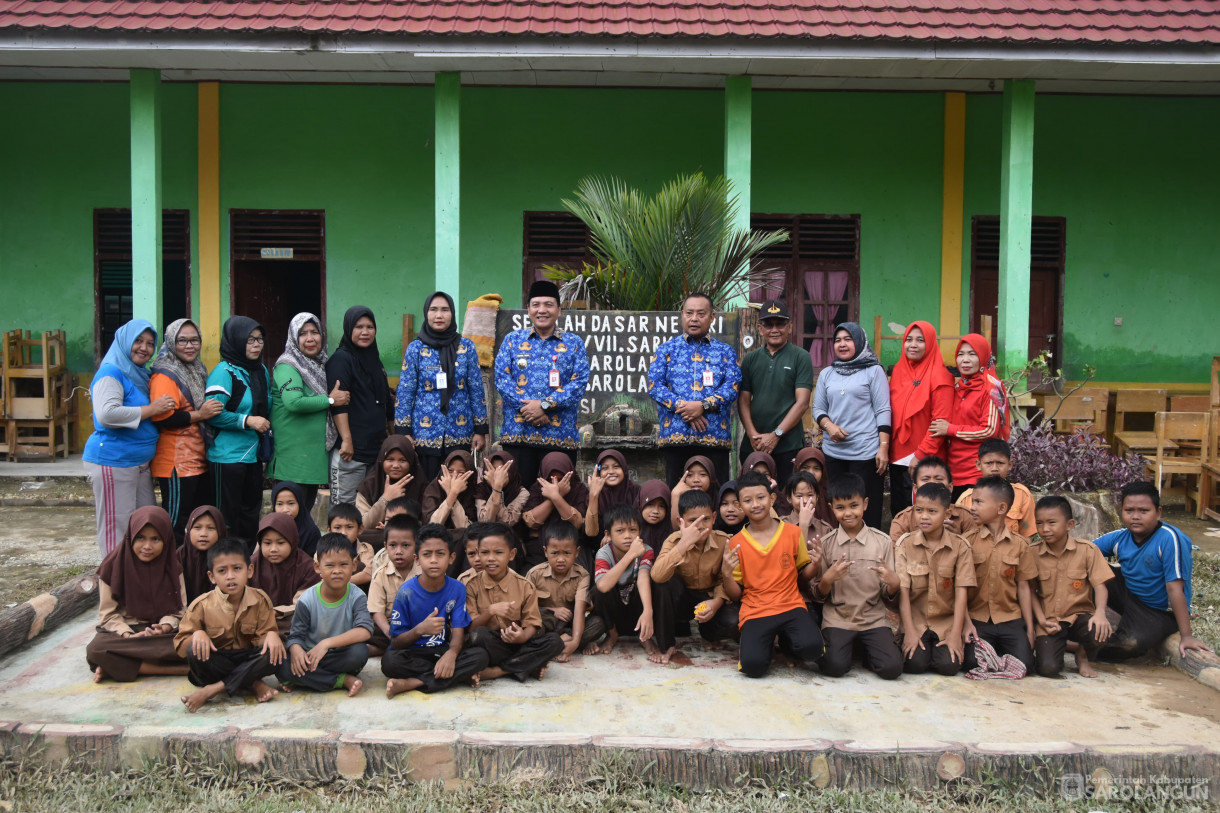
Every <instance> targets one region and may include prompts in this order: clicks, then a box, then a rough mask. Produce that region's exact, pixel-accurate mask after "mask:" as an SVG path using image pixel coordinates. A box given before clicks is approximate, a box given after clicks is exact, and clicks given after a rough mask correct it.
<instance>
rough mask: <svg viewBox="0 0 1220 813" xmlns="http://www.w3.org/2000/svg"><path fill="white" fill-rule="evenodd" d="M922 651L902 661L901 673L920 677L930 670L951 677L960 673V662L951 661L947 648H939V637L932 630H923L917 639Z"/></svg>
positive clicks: (917, 651) (916, 651)
mask: <svg viewBox="0 0 1220 813" xmlns="http://www.w3.org/2000/svg"><path fill="white" fill-rule="evenodd" d="M919 640H920V641H921V642H922V643H923V649H917V650H915V654H914V655H912V656H911V657H909V658H906V659H905V660H903V663H902V671H904V672H906V673H907V674H910V675H922V674H923V673H924V672H927V671H928V670H929V669H931V670H932V671H933V672H936V673H937V674H940V675H944V676H945V677H951V676H953V675H956V674H957V673H958V672H960V671H962V662H961V661H955V660H953V655H951V654H950V653H949V647H947V646H940V645H939V644H940V636H939V635H937V634H936V633H935V632H933V631H932V630H924V631H923V637H922V638H920V639H919Z"/></svg>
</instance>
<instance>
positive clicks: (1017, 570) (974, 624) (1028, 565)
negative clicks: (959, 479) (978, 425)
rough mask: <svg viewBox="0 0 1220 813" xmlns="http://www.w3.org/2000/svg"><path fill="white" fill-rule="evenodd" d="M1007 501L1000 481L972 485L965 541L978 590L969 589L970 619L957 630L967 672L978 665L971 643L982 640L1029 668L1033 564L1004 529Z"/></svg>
mask: <svg viewBox="0 0 1220 813" xmlns="http://www.w3.org/2000/svg"><path fill="white" fill-rule="evenodd" d="M1012 500H1013V491H1012V486H1011V485H1009V483H1008V481H1007V480H1004V479H1003V478H1000V477H984V478H983V479H981V480H979V481H978V482H977V483H975V484H974V493H973V494H972V495H971V503H972V512H973V513H974V518H975V520H976V521H977V522H978V524H979V525H978V527H977V528H975V529H974V530H973V531H971V532H970V533H969V534H968V535H967V536H966V541H967V542H969V543H970V555H971V558H972V559H973V560H974V578H975V581H977V582H978V586H977V587H975V588H974V589H972V590H971V591H970V604H969V613H970V617H969V618H968V619H967V620H966V628H965V631H964V632H963V636H964V638H965V640H966V642H967V646H966V652H965V664H964V666H965V668H966V670H967V671H969V670H972V669H974V668H975V667H976V666H978V659H977V658H976V657H975V652H974V645H973V642H974V641H975V640H976V639H982V640H984V641H986V642H987V643H988V644H990V645H991V646H992V647H993V648H994V649H995V651H996V654H997V655H999V656H1001V657H1003V656H1004V655H1012V656H1013V657H1015V658H1016V659H1017V660H1019V661H1021V663H1022V664H1024V666H1025V672H1026V674H1029V672H1031V671H1032V670H1033V668H1034V651H1033V644H1034V610H1033V592H1032V591H1031V589H1030V582H1031V581H1033V580H1035V579H1037V578H1038V564H1037V562H1036V561H1035V560H1034V554H1033V551H1031V550H1030V548H1029V542H1028V541H1026V539H1025V537H1023V536H1018V535H1017V534H1014V533H1013V532H1012V531H1010V530H1008V524H1007V522H1006V521H1005V517H1006V515H1007V513H1008V507H1009V505H1011V504H1012Z"/></svg>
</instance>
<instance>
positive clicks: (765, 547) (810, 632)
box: [720, 472, 822, 678]
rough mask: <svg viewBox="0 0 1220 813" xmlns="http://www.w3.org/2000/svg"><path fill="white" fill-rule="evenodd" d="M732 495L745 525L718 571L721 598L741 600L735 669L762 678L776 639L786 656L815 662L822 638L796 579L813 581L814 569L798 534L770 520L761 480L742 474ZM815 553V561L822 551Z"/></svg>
mask: <svg viewBox="0 0 1220 813" xmlns="http://www.w3.org/2000/svg"><path fill="white" fill-rule="evenodd" d="M737 496H738V498H739V499H740V501H741V506H742V509H743V510H744V511H745V514H746V520H747V522H746V527H745V528H743V529H742V530H741V531H740V532H739V533H738V534H737V535H736V536H734V537H733V538H732V539H730V540H729V543H728V545H727V546H726V547H725V551H724V565H723V567H722V569H721V571H720V572H721V585H722V586H723V587H724V592H725V595H726V596H727V597H728V599H729V600H730V601H740V602H741V611H740V614H739V617H740V624H741V654H740V656H739V657H740V660H739V665H738V668H739V669H740V670H741V673H742V674H744V675H745V676H746V677H752V678H757V677H762V676H763V675H765V674H766V673H767V670H768V669H769V668H770V666H771V650H772V649H773V648H774V647H775V642H776V639H778V640H779V646H780V649H781V650H783V652H784V653H785V654H786V655H788V656H789V657H790V658H793V659H794V660H796V661H797V662H799V663H801V664H802V665H810V664H815V663H817V660H818V658H819V657H821V655H822V635H821V633H820V632H818V626H817V624H815V623H814V622H813V617H812V616H811V615H809V610H808V609H807V608H806V607H805V599H804V597H803V596H802V595H801V591H800V587H799V585H798V580H803V581H809V580H810V579H812V578H813V577H814V576H816V575H817V573H818V566H817V564H816V563H815V561H814V558H813V557H811V556H810V550H809V549H808V548H807V547H806V545H805V541H804V540H802V539H801V532H800V531H799V530H797V529H796V527H795V526H793V525H788V524H787V523H784V522H781V521H779V520H778V519H776V518H775V517H774V516H772V513H771V506H772V505H773V504H774V502H775V495H774V494H773V493H772V492H771V483H770V482H769V481H768V480H767V478H766V477H763V476H762V475H760V474H755V473H752V472H751V473H747V474H743V475H742V476H741V478H740V479H739V480H738V481H737ZM816 552H817V553H818V555H819V557H820V555H821V551H820V550H817V551H816Z"/></svg>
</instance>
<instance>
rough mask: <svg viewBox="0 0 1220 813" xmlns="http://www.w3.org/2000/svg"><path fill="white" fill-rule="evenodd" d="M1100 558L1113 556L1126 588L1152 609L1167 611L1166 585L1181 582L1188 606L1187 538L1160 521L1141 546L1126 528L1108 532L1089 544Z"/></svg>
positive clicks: (1189, 557) (1189, 558)
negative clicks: (1098, 552) (1116, 560)
mask: <svg viewBox="0 0 1220 813" xmlns="http://www.w3.org/2000/svg"><path fill="white" fill-rule="evenodd" d="M1093 544H1094V545H1096V546H1097V548H1098V550H1100V551H1101V552H1102V554H1103V555H1104V556H1115V557H1117V558H1118V563H1119V565H1121V566H1122V572H1123V581H1124V582H1126V583H1127V589H1128V590H1130V591H1131V594H1132V595H1134V596H1135V597H1136V598H1138V599H1139V600H1140V601H1142V602H1144V603H1145V604H1147V605H1148V606H1149V607H1151V608H1153V609H1154V610H1169V609H1171V608H1170V606H1169V591H1168V590H1166V589H1165V584H1166V582H1171V581H1174V580H1176V579H1181V580H1182V590H1183V592H1184V593H1185V594H1186V606H1188V607H1189V606H1190V600H1191V595H1192V593H1191V589H1190V571H1191V568H1192V564H1193V554H1192V553H1191V543H1190V537H1189V536H1187V535H1186V534H1184V533H1182V532H1181V531H1180V530H1178V529H1177V528H1175V527H1174V526H1172V525H1167V524H1165V523H1164V522H1162V523H1161V524H1159V525H1158V526H1157V529H1156V530H1155V531H1153V532H1152V536H1150V537H1148V538H1147V539H1145V540H1144V544H1142V545H1141V544H1139V543H1138V542H1136V541H1135V537H1133V536H1132V535H1131V532H1130V531H1128V530H1127V529H1126V528H1122V529H1120V530H1117V531H1111V532H1110V533H1108V534H1106V535H1105V536H1101V537H1098V538H1097V539H1095V540H1094V541H1093Z"/></svg>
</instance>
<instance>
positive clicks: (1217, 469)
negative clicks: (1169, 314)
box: [1196, 356, 1220, 521]
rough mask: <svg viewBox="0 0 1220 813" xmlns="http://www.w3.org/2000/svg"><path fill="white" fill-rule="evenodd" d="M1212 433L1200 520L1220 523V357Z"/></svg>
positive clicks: (1216, 362) (1206, 451) (1206, 454)
mask: <svg viewBox="0 0 1220 813" xmlns="http://www.w3.org/2000/svg"><path fill="white" fill-rule="evenodd" d="M1209 415H1210V418H1211V432H1210V434H1209V437H1208V439H1207V445H1206V447H1205V448H1204V452H1203V470H1202V473H1201V474H1200V476H1199V509H1198V511H1197V512H1196V515H1197V516H1198V518H1199V519H1203V518H1205V517H1206V518H1207V519H1214V520H1217V521H1220V510H1218V509H1220V498H1218V497H1217V496H1216V485H1217V484H1218V483H1220V356H1216V357H1214V358H1213V359H1212V394H1211V410H1210V411H1209Z"/></svg>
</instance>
